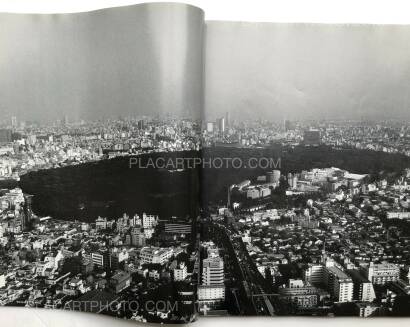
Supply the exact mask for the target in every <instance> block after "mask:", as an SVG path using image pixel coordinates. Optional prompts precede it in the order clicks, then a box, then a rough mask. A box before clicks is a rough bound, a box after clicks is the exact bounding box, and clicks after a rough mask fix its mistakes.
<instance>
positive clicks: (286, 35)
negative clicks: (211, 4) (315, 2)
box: [205, 22, 410, 120]
mask: <svg viewBox="0 0 410 327" xmlns="http://www.w3.org/2000/svg"><path fill="white" fill-rule="evenodd" d="M206 39H207V42H206V92H205V107H206V116H207V119H215V118H216V117H218V116H223V115H224V113H225V112H227V111H228V112H230V113H231V117H232V118H238V119H252V118H259V117H260V118H268V119H271V120H276V119H277V120H282V119H284V118H289V119H310V118H312V119H320V118H327V119H333V118H342V119H343V118H349V119H350V118H353V119H361V118H364V119H369V118H375V119H387V118H390V117H391V118H396V119H401V118H404V119H410V26H388V25H385V26H376V25H320V24H316V25H313V24H273V23H239V22H207V35H206Z"/></svg>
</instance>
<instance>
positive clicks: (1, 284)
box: [0, 274, 6, 288]
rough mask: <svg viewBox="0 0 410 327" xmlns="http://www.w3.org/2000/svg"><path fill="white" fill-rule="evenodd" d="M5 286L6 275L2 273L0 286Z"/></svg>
mask: <svg viewBox="0 0 410 327" xmlns="http://www.w3.org/2000/svg"><path fill="white" fill-rule="evenodd" d="M2 287H6V276H5V275H4V274H2V275H0V288H2Z"/></svg>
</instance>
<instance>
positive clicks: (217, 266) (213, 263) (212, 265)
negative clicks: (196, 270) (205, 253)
mask: <svg viewBox="0 0 410 327" xmlns="http://www.w3.org/2000/svg"><path fill="white" fill-rule="evenodd" d="M223 284H224V262H223V260H222V258H220V257H217V256H214V257H209V258H206V259H204V260H203V261H202V285H207V286H210V285H223Z"/></svg>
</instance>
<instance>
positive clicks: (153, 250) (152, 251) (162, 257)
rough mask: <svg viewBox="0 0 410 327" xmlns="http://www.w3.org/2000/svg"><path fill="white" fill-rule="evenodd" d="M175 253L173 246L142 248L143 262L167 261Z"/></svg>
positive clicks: (160, 262)
mask: <svg viewBox="0 0 410 327" xmlns="http://www.w3.org/2000/svg"><path fill="white" fill-rule="evenodd" d="M172 255H173V250H172V249H171V248H158V247H154V246H146V247H143V248H142V249H141V253H140V256H141V262H142V263H159V264H161V265H162V264H164V263H166V262H167V261H168V260H169V259H170V258H171V257H172Z"/></svg>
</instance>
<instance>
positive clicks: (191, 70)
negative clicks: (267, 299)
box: [0, 4, 204, 323]
mask: <svg viewBox="0 0 410 327" xmlns="http://www.w3.org/2000/svg"><path fill="white" fill-rule="evenodd" d="M203 27H204V21H203V12H202V11H201V10H200V9H198V8H195V7H192V6H188V5H183V4H143V5H137V6H131V7H121V8H112V9H104V10H98V11H94V12H86V13H75V14H50V15H48V14H46V15H42V14H32V15H30V14H1V15H0V48H1V51H0V99H1V100H0V102H1V103H0V154H1V156H0V188H1V194H0V203H1V219H0V304H1V305H3V306H23V307H24V306H25V307H34V308H50V309H66V310H75V311H82V312H93V313H102V314H107V315H110V316H114V317H118V318H126V319H132V320H136V321H144V322H146V321H147V322H161V323H170V322H189V321H192V320H194V319H195V313H196V312H195V311H196V310H195V293H196V288H195V285H196V278H197V272H196V269H197V268H196V267H197V255H196V254H197V248H196V245H197V231H196V227H195V224H196V218H197V215H198V210H199V202H198V198H199V195H198V192H199V181H198V169H195V168H193V167H192V166H187V165H183V166H182V167H180V166H178V165H174V164H173V163H175V162H180V160H182V161H183V162H184V163H185V162H186V161H188V160H192V159H193V158H197V157H198V153H199V152H198V150H199V145H200V122H199V118H200V116H201V112H202V107H201V106H202V98H203V84H202V81H203V76H202V70H203V62H202V52H203V51H202V50H203Z"/></svg>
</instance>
